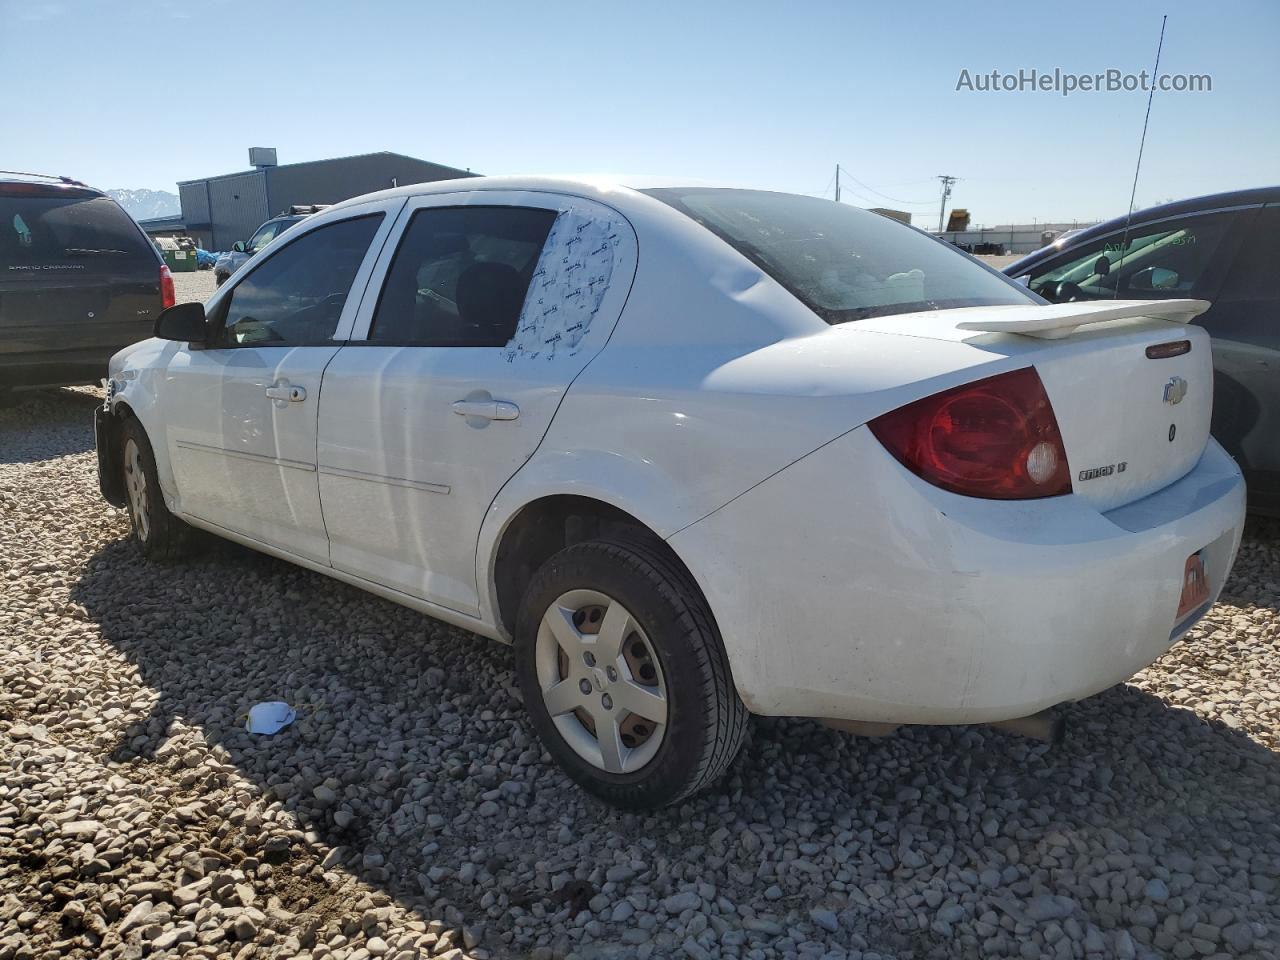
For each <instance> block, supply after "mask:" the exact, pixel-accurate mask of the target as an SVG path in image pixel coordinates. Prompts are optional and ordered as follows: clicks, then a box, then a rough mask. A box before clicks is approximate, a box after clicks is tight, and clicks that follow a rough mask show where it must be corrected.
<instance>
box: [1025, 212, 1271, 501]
mask: <svg viewBox="0 0 1280 960" xmlns="http://www.w3.org/2000/svg"><path fill="white" fill-rule="evenodd" d="M1004 272H1005V273H1006V274H1008V275H1009V276H1011V277H1014V278H1015V279H1018V280H1021V281H1023V282H1025V283H1027V284H1028V285H1029V286H1030V288H1031V289H1032V290H1033V291H1035V292H1036V293H1038V294H1040V295H1041V296H1042V297H1045V298H1046V299H1048V300H1052V301H1055V302H1064V301H1071V300H1099V299H1111V298H1112V297H1116V298H1119V299H1122V300H1125V299H1127V300H1164V299H1171V298H1181V297H1192V298H1195V299H1198V300H1208V301H1209V302H1210V303H1212V304H1213V306H1212V307H1211V308H1210V309H1209V310H1207V311H1206V312H1205V313H1203V314H1201V315H1200V316H1199V317H1197V318H1196V320H1195V323H1197V324H1200V325H1201V326H1203V327H1204V328H1205V329H1206V330H1208V331H1209V333H1210V335H1211V336H1212V337H1213V369H1214V387H1213V435H1214V436H1215V437H1216V438H1217V440H1218V442H1219V443H1221V444H1222V445H1223V446H1224V447H1226V449H1227V451H1228V452H1229V453H1230V454H1231V455H1232V456H1233V457H1235V458H1236V461H1237V462H1238V463H1239V464H1240V467H1241V469H1242V470H1243V471H1244V474H1245V478H1246V480H1247V481H1248V485H1249V509H1250V510H1251V511H1252V512H1255V513H1261V514H1269V515H1272V516H1280V187H1266V188H1259V189H1254V190H1240V191H1236V192H1233V193H1219V194H1214V195H1212V196H1207V197H1197V198H1196V199H1194V200H1182V201H1179V202H1177V203H1168V204H1164V205H1162V206H1159V207H1152V208H1151V209H1149V210H1143V211H1141V212H1139V213H1135V214H1134V215H1133V217H1132V219H1131V220H1130V222H1129V225H1128V229H1127V231H1126V228H1125V218H1124V217H1117V218H1116V219H1114V220H1108V221H1107V222H1106V223H1100V224H1098V225H1097V226H1096V227H1090V228H1089V229H1088V230H1084V231H1081V232H1080V233H1079V234H1077V235H1076V236H1073V237H1071V238H1070V239H1069V240H1068V241H1066V242H1065V243H1063V242H1061V241H1058V242H1057V243H1054V244H1050V245H1049V246H1047V247H1045V248H1044V249H1042V250H1037V251H1036V252H1035V253H1031V254H1028V255H1027V256H1025V257H1023V258H1022V259H1021V260H1018V261H1016V262H1014V263H1011V264H1009V266H1007V267H1005V268H1004Z"/></svg>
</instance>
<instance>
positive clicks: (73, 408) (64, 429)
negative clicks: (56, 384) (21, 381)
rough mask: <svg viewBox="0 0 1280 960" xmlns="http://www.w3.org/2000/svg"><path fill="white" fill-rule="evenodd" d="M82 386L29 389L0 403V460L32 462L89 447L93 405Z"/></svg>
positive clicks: (96, 400)
mask: <svg viewBox="0 0 1280 960" xmlns="http://www.w3.org/2000/svg"><path fill="white" fill-rule="evenodd" d="M101 402H102V400H101V398H100V397H97V396H95V395H94V394H93V393H91V392H89V391H88V390H85V389H76V390H66V389H64V390H31V391H23V392H21V393H16V394H14V395H13V396H12V397H10V398H8V399H7V400H6V401H5V402H4V403H3V404H0V464H7V463H34V462H36V461H39V460H53V459H56V458H58V457H65V456H70V455H72V454H76V453H84V452H85V451H86V450H92V449H93V408H94V407H96V406H98V405H99V404H100V403H101Z"/></svg>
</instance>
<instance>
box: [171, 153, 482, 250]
mask: <svg viewBox="0 0 1280 960" xmlns="http://www.w3.org/2000/svg"><path fill="white" fill-rule="evenodd" d="M249 162H250V163H251V164H253V165H254V168H255V169H253V170H245V171H243V172H241V173H226V174H223V175H221V176H217V177H207V178H205V179H203V180H184V181H182V182H181V183H179V184H178V197H179V200H180V201H181V203H182V223H183V224H184V225H185V227H186V232H187V235H188V236H190V237H193V238H194V239H195V240H196V242H197V243H198V244H199V245H200V246H202V247H203V248H204V249H206V250H230V249H231V245H232V244H233V243H235V242H236V241H237V240H247V239H249V235H250V234H252V233H253V231H254V230H255V229H257V227H258V225H259V224H261V223H262V222H263V221H264V220H269V219H271V217H273V216H277V215H279V214H280V213H282V212H285V211H287V210H288V209H289V207H290V206H291V205H293V204H303V203H337V202H338V201H340V200H347V199H349V198H351V197H357V196H359V195H360V194H362V193H372V192H373V191H374V190H385V189H386V188H387V187H394V186H404V185H405V184H409V183H426V182H429V181H432V180H451V179H453V178H454V177H474V176H477V174H474V173H471V172H470V171H467V170H458V169H456V168H454V167H446V166H443V165H441V164H438V163H428V162H427V161H426V160H418V159H415V158H414V157H406V156H404V155H403V154H400V153H389V152H386V151H383V152H381V153H365V154H360V155H358V156H354V157H336V158H334V159H332V160H313V161H311V162H309V163H289V164H285V165H283V166H277V165H276V152H275V150H274V149H270V148H264V147H254V148H252V149H250V151H249Z"/></svg>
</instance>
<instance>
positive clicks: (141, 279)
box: [0, 172, 174, 398]
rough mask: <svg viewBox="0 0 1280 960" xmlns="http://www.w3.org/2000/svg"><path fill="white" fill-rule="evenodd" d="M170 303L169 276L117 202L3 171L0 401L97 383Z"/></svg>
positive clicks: (73, 185) (74, 186)
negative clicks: (28, 391)
mask: <svg viewBox="0 0 1280 960" xmlns="http://www.w3.org/2000/svg"><path fill="white" fill-rule="evenodd" d="M173 302H174V290H173V279H172V277H170V276H169V268H168V267H166V266H165V265H164V262H163V261H162V260H161V259H160V254H159V253H158V252H157V251H156V248H155V246H154V245H153V244H152V243H151V241H150V240H148V239H147V236H146V234H145V233H143V232H142V228H141V227H139V226H138V225H137V224H136V223H135V222H134V221H133V219H132V218H131V217H130V216H129V215H128V214H127V213H125V212H124V211H123V210H122V209H121V208H120V206H119V205H118V204H117V203H116V202H115V201H114V200H112V199H111V198H110V197H108V196H106V195H105V194H103V193H102V192H101V191H100V190H94V189H93V188H91V187H87V186H85V185H84V184H83V183H80V182H79V181H76V180H70V179H68V178H66V177H44V176H36V175H32V174H16V173H7V172H0V398H3V397H4V396H5V395H7V394H9V393H10V392H11V391H12V390H14V389H17V388H24V387H45V386H65V385H69V384H78V383H96V382H97V381H98V380H100V379H101V378H103V377H105V376H106V375H107V361H108V360H109V359H110V358H111V355H112V354H113V353H115V352H116V351H117V350H119V349H121V348H122V347H126V346H128V345H129V344H131V343H135V342H137V341H138V340H143V339H145V338H147V337H149V336H151V329H152V326H153V325H154V324H155V319H156V317H157V316H159V314H160V311H161V310H163V309H164V308H165V307H169V306H172V305H173Z"/></svg>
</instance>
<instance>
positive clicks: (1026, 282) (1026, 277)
mask: <svg viewBox="0 0 1280 960" xmlns="http://www.w3.org/2000/svg"><path fill="white" fill-rule="evenodd" d="M1013 282H1014V283H1018V284H1021V285H1022V286H1024V287H1030V286H1031V274H1029V273H1024V274H1023V275H1022V276H1020V277H1014V278H1013Z"/></svg>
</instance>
